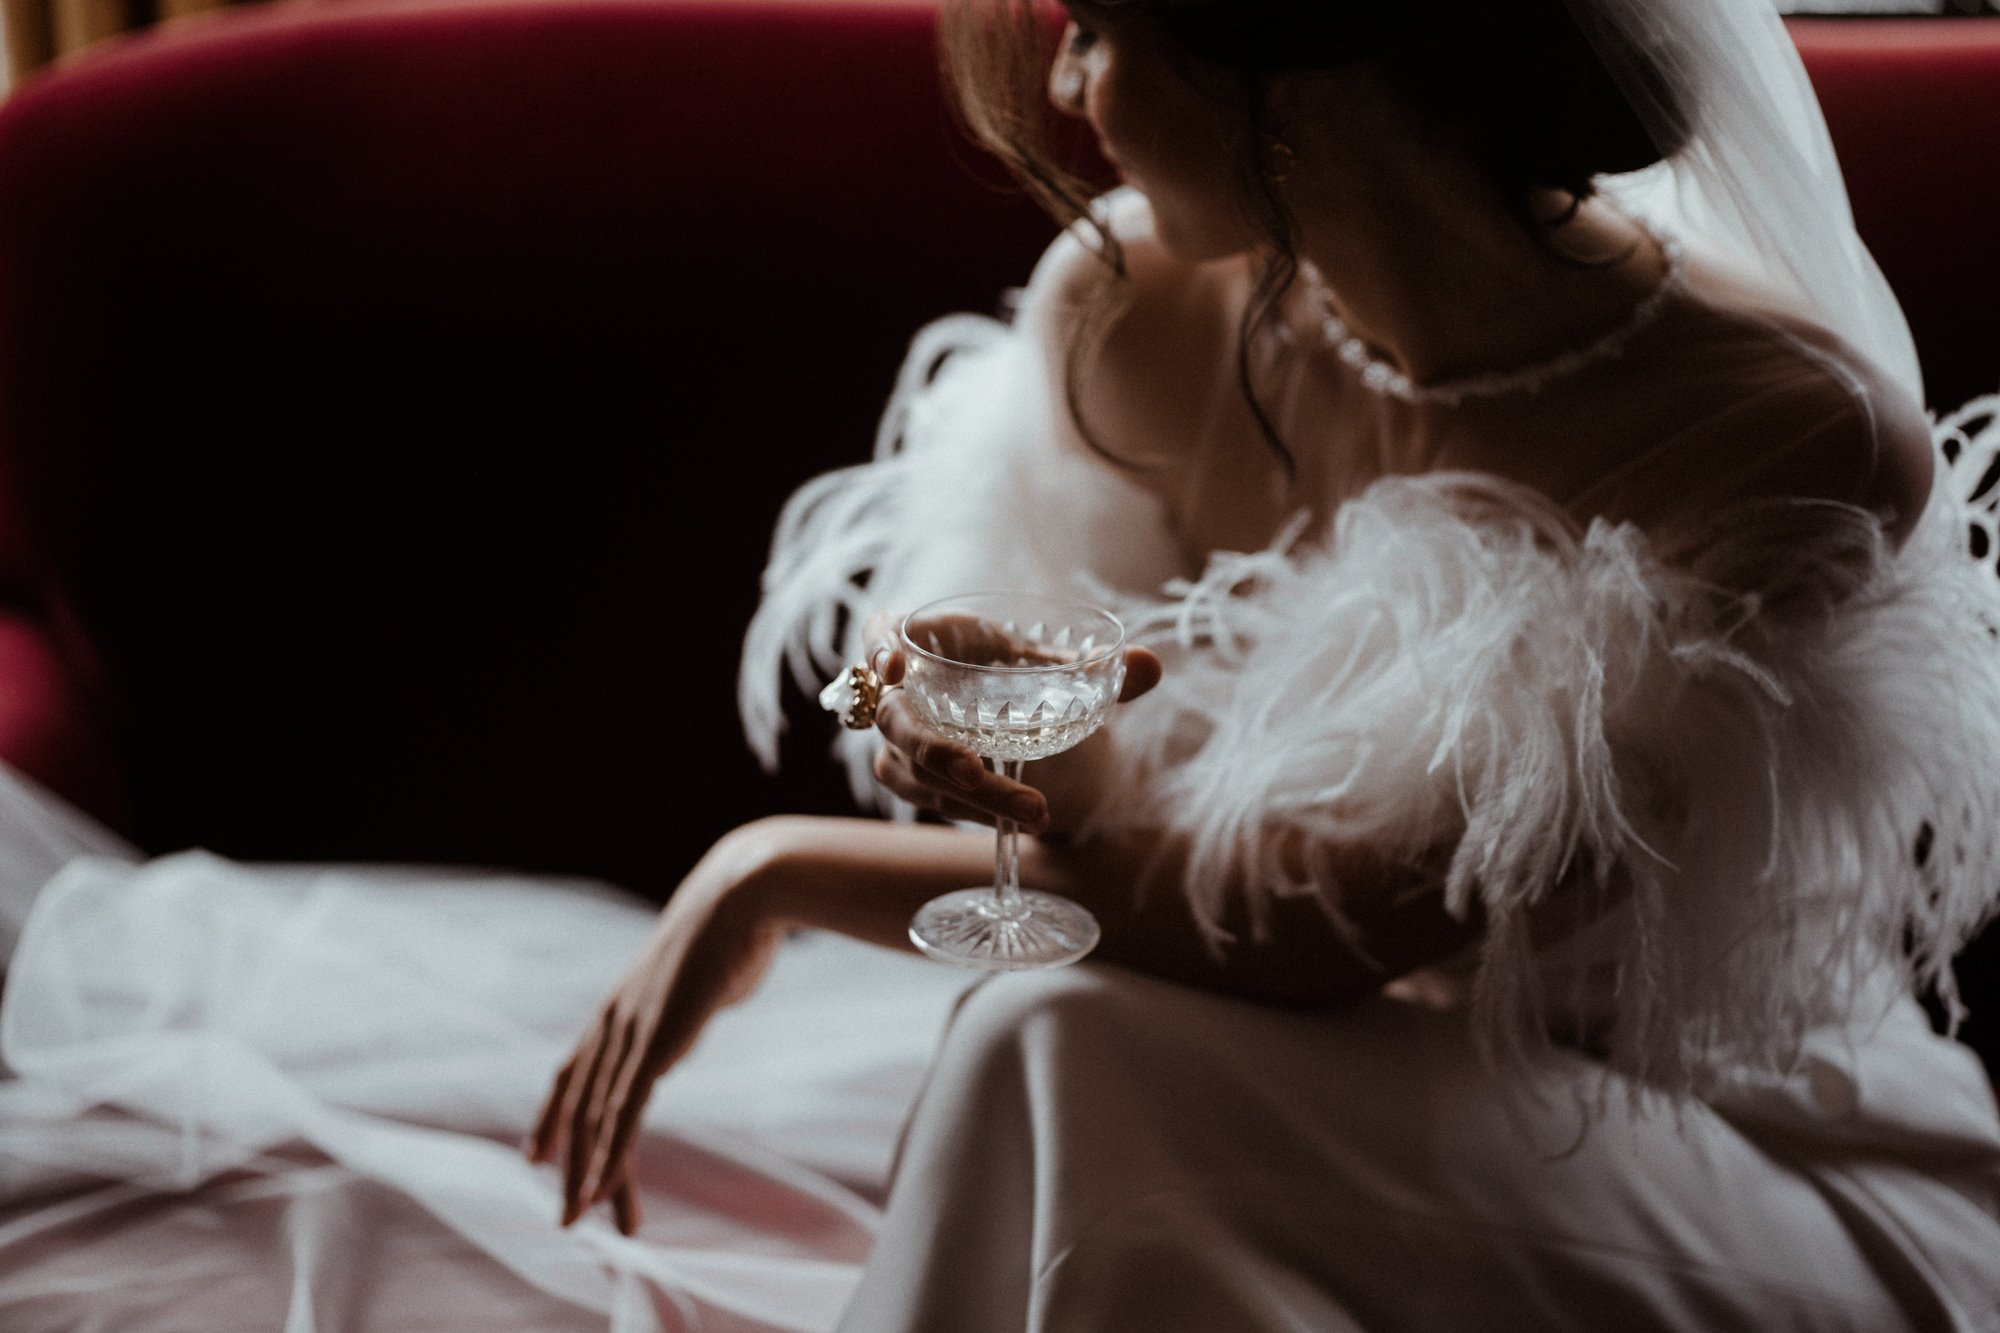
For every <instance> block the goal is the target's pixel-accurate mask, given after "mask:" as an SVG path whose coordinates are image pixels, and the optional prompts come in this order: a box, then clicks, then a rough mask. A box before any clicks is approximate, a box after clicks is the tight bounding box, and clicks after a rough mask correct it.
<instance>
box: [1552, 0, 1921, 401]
mask: <svg viewBox="0 0 2000 1333" xmlns="http://www.w3.org/2000/svg"><path fill="white" fill-rule="evenodd" d="M1567 2H1568V4H1569V8H1570V11H1571V13H1572V14H1573V15H1574V17H1575V18H1576V20H1577V23H1578V25H1579V26H1580V27H1581V28H1582V29H1583V31H1584V33H1585V34H1586V36H1587V37H1588V38H1589V39H1590V41H1591V43H1592V45H1593V47H1594V48H1595V49H1596V51H1597V53H1598V55H1599V57H1600V58H1601V59H1602V60H1603V61H1604V63H1605V65H1606V67H1607V68H1608V69H1609V70H1610V71H1611V74H1612V76H1613V77H1614V78H1615V79H1616V80H1617V81H1618V83H1619V86H1620V87H1621V88H1622V89H1623V90H1624V92H1625V95H1626V98H1627V100H1628V101H1629V102H1630V103H1631V104H1632V106H1633V108H1634V109H1635V110H1636V111H1637V112H1638V114H1639V116H1640V118H1641V120H1642V121H1643V122H1644V123H1645V125H1646V128H1647V129H1648V130H1649V131H1651V132H1652V133H1653V137H1654V139H1655V140H1656V141H1657V142H1661V143H1673V142H1677V141H1678V142H1682V143H1683V147H1681V148H1680V149H1679V150H1678V151H1677V152H1675V153H1674V154H1673V155H1672V157H1671V158H1669V160H1667V161H1666V162H1663V163H1661V164H1660V165H1658V166H1656V167H1654V168H1651V169H1649V170H1647V171H1642V172H1637V173H1634V174H1632V175H1629V176H1624V177H1618V178H1611V179H1608V180H1607V181H1605V182H1604V186H1605V189H1606V191H1607V193H1609V194H1611V195H1612V196H1614V197H1615V198H1617V199H1618V200H1620V201H1621V202H1622V203H1623V204H1624V205H1625V206H1626V207H1627V208H1629V209H1631V210H1632V211H1633V212H1635V213H1637V214H1639V215H1640V216H1642V217H1644V218H1646V219H1647V220H1648V221H1650V222H1651V223H1653V224H1654V225H1655V226H1657V227H1659V228H1660V229H1661V230H1663V231H1667V232H1670V233H1671V234H1673V235H1676V236H1678V237H1680V238H1681V240H1682V241H1683V242H1684V243H1686V244H1687V245H1688V246H1689V247H1690V248H1692V249H1694V250H1695V251H1697V252H1698V253H1701V254H1703V255H1704V256H1706V257H1708V258H1709V259H1711V260H1714V261H1717V262H1720V263H1724V264H1727V265H1728V266H1730V267H1731V268H1734V269H1736V270H1739V271H1741V272H1743V273H1745V274H1747V275H1750V276H1753V277H1755V278H1756V279H1758V280H1760V281H1762V282H1764V283H1766V284H1768V285H1775V286H1777V287H1778V288H1779V289H1780V290H1781V292H1782V294H1783V295H1785V296H1786V297H1788V298H1790V299H1791V300H1793V301H1794V302H1796V304H1797V306H1798V308H1799V309H1800V310H1801V311H1802V312H1803V313H1806V314H1807V315H1809V316H1810V317H1811V318H1812V319H1813V320H1814V321H1815V322H1817V323H1819V324H1821V325H1823V326H1825V327H1826V328H1827V329H1829V330H1831V331H1832V332H1834V333H1836V334H1838V335H1839V336H1840V337H1842V338H1843V339H1845V340H1846V341H1847V342H1848V343H1849V344H1850V345H1851V346H1853V347H1854V348H1855V349H1856V350H1858V351H1860V352H1861V353H1862V354H1863V355H1865V356H1867V357H1868V358H1869V359H1870V360H1872V361H1874V362H1875V363H1876V364H1877V365H1878V366H1880V367H1881V368H1882V369H1883V370H1884V371H1886V372H1887V373H1888V374H1890V375H1891V376H1893V377H1894V379H1895V381H1896V383H1897V384H1898V385H1899V386H1901V387H1902V388H1903V389H1904V390H1905V391H1906V392H1908V394H1909V395H1910V397H1911V399H1912V400H1913V401H1915V402H1918V403H1921V402H1923V384H1922V376H1921V374H1920V372H1919V370H1918V368H1917V356H1916V348H1915V345H1914V344H1913V342H1912V341H1911V338H1910V331H1909V326H1908V324H1907V323H1906V322H1905V321H1904V319H1903V314H1902V310H1901V308H1900V307H1899V306H1898V305H1897V303H1896V298H1895V296H1894V294H1892V293H1891V292H1890V290H1889V285H1888V283H1887V282H1886V281H1885V280H1884V279H1883V277H1882V273H1881V270H1880V269H1879V268H1877V267H1876V265H1875V261H1874V259H1873V257H1872V256H1870V255H1869V253H1868V249H1867V247H1866V246H1865V245H1863V244H1862V241H1861V237H1860V235H1859V234H1858V233H1857V232H1856V231H1855V229H1854V220H1853V213H1852V210H1851V209H1850V208H1849V206H1848V201H1847V190H1846V186H1845V184H1844V183H1843V181H1842V179H1841V174H1840V166H1839V163H1838V162H1837V161H1836V160H1835V158H1834V153H1833V144H1832V141H1831V140H1830V139H1829V138H1828V136H1827V130H1826V122H1825V120H1824V118H1823V117H1822V116H1821V114H1820V109H1819V102H1818V100H1817V99H1816V98H1815V97H1814V95H1813V90H1812V85H1811V84H1810V83H1809V82H1808V80H1807V78H1806V72H1805V67H1804V65H1803V64H1802V63H1801V62H1800V60H1799V55H1798V51H1797V49H1796V48H1795V47H1794V46H1793V44H1792V41H1791V37H1790V35H1789V34H1788V33H1787V32H1786V30H1785V26H1784V23H1783V20H1782V19H1781V18H1780V17H1779V15H1778V12H1777V10H1776V9H1775V8H1774V7H1773V6H1772V5H1771V3H1770V0H1567Z"/></svg>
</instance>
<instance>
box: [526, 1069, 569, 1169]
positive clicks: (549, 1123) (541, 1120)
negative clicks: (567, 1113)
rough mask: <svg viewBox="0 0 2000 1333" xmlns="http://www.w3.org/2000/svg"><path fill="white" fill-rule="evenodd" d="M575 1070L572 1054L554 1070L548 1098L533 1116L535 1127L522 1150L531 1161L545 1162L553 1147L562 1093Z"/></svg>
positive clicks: (558, 1122)
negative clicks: (553, 1079) (553, 1078)
mask: <svg viewBox="0 0 2000 1333" xmlns="http://www.w3.org/2000/svg"><path fill="white" fill-rule="evenodd" d="M575 1070H576V1057H575V1056H574V1055H572V1056H571V1057H570V1058H569V1059H567V1060H565V1061H564V1062H563V1067H562V1068H561V1069H558V1070H557V1071H556V1077H555V1081H554V1082H553V1083H552V1084H550V1086H549V1095H548V1099H547V1100H546V1101H544V1102H543V1103H542V1113H541V1114H540V1115H538V1116H536V1117H535V1128H534V1131H533V1132H532V1133H530V1134H529V1135H528V1140H527V1142H526V1143H524V1144H522V1145H521V1146H522V1150H523V1151H524V1152H525V1153H526V1154H527V1157H528V1160H529V1161H531V1162H546V1161H548V1160H549V1154H550V1153H551V1152H552V1151H554V1149H555V1137H556V1127H557V1126H558V1125H560V1124H561V1123H562V1108H563V1094H564V1093H565V1092H566V1091H567V1090H568V1088H569V1080H570V1075H571V1074H572V1073H574V1072H575Z"/></svg>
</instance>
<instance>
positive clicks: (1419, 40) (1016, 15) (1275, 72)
mask: <svg viewBox="0 0 2000 1333" xmlns="http://www.w3.org/2000/svg"><path fill="white" fill-rule="evenodd" d="M1073 2H1074V3H1075V4H1076V5H1077V7H1078V8H1079V9H1084V10H1090V9H1096V10H1101V11H1105V12H1118V13H1137V14H1141V15H1144V16H1145V17H1146V18H1147V19H1148V20H1150V21H1151V22H1152V23H1153V24H1154V25H1155V26H1156V27H1157V28H1158V30H1159V31H1160V33H1161V34H1162V35H1163V36H1164V37H1165V39H1166V41H1167V44H1168V46H1169V49H1171V50H1172V51H1174V52H1176V53H1177V54H1178V55H1180V56H1181V57H1183V58H1184V59H1186V60H1187V61H1188V62H1189V63H1190V65H1191V66H1195V67H1201V68H1205V69H1208V70H1212V71H1215V72H1218V73H1220V74H1223V75H1225V76H1228V81H1229V82H1230V83H1233V85H1234V87H1235V88H1236V89H1237V90H1238V92H1239V93H1240V96H1241V103H1240V108H1241V115H1242V120H1241V132H1242V148H1243V151H1241V152H1239V153H1237V154H1236V157H1237V161H1238V162H1239V164H1240V165H1241V168H1242V178H1241V181H1240V186H1241V188H1240V189H1239V191H1238V194H1239V202H1240V203H1241V204H1242V206H1243V207H1244V209H1245V211H1246V213H1247V215H1248V216H1249V218H1250V219H1251V221H1252V222H1253V223H1254V224H1255V225H1256V226H1257V227H1258V228H1259V230H1260V231H1261V232H1262V233H1263V234H1264V236H1265V237H1266V239H1267V240H1268V242H1269V243H1270V247H1271V253H1270V259H1269V261H1268V262H1267V263H1266V265H1265V267H1264V270H1263V272H1262V273H1261V274H1260V275H1259V279H1258V283H1257V287H1256V291H1255V292H1254V294H1253V296H1252V299H1251V300H1250V302H1249V304H1248V305H1247V306H1246V308H1245V310H1244V314H1243V321H1242V324H1241V326H1240V328H1239V330H1238V340H1237V376H1238V379H1239V380H1240V381H1241V383H1242V386H1243V391H1244V395H1245V397H1246V399H1247V400H1248V401H1249V404H1250V407H1251V410H1252V412H1253V413H1254V414H1255V416H1256V419H1257V422H1258V425H1259V427H1260V428H1261V429H1262V430H1263V432H1264V434H1265V437H1266V438H1267V439H1268V440H1269V441H1270V443H1271V444H1272V446H1273V447H1274V448H1275V449H1276V450H1277V451H1278V453H1279V455H1280V457H1281V458H1283V459H1284V461H1285V463H1286V466H1287V467H1288V468H1289V467H1290V466H1291V456H1290V453H1289V451H1287V450H1286V448H1285V446H1284V443H1283V441H1282V440H1280V439H1279V437H1278V434H1277V431H1276V429H1275V428H1274V427H1273V425H1272V423H1271V421H1270V418H1269V416H1268V414H1267V413H1266V412H1265V410H1264V408H1263V406H1262V404H1261V403H1260V402H1259V401H1258V397H1257V393H1256V390H1255V385H1254V383H1253V382H1252V373H1251V356H1250V348H1251V346H1252V344H1253V342H1254V340H1255V336H1256V333H1257V331H1258V329H1259V328H1261V327H1262V326H1263V325H1264V324H1265V323H1266V322H1268V321H1269V319H1270V318H1271V316H1272V314H1273V312H1274V311H1275V310H1276V307H1277V303H1278V301H1279V300H1280V298H1282V297H1283V295H1284V293H1285V291H1286V289H1287V288H1289V287H1290V285H1291V283H1292V281H1293V279H1294V278H1295V277H1296V275H1297V271H1298V259H1297V254H1296V252H1295V250H1294V242H1293V236H1292V227H1293V223H1292V217H1291V211H1290V209H1289V208H1288V207H1287V206H1286V204H1285V202H1284V200H1283V199H1282V198H1280V197H1279V195H1278V192H1277V189H1276V187H1275V186H1274V185H1273V184H1272V182H1271V180H1270V179H1269V177H1268V176H1267V174H1266V173H1265V170H1264V167H1263V161H1264V159H1263V155H1262V152H1261V146H1262V145H1263V143H1264V142H1265V140H1266V138H1267V131H1268V128H1269V127H1267V126H1266V125H1265V124H1264V123H1263V117H1264V106H1265V100H1266V99H1265V94H1266V92H1267V90H1268V88H1269V86H1270V83H1271V81H1272V80H1273V79H1274V78H1277V77H1279V76H1285V75H1299V74H1311V73H1315V72H1324V71H1331V70H1336V69H1339V68H1341V67H1343V66H1348V65H1353V64H1357V63H1360V62H1364V61H1367V62H1372V63H1374V64H1375V65H1376V67H1377V68H1378V69H1380V70H1381V71H1382V72H1383V74H1384V75H1385V76H1386V77H1387V79H1388V80H1389V82H1390V84H1391V86H1392V87H1393V88H1394V89H1395V90H1396V91H1397V93H1398V94H1399V95H1400V96H1401V97H1402V98H1404V99H1405V101H1406V102H1407V103H1408V104H1409V105H1410V106H1411V107H1412V108H1414V109H1415V110H1416V111H1417V112H1418V114H1419V115H1421V116H1424V117H1426V118H1427V119H1429V120H1431V121H1432V122H1433V123H1436V124H1438V125H1441V126H1443V127H1445V128H1446V129H1447V130H1448V131H1449V132H1451V133H1453V134H1454V135H1455V136H1456V137H1457V138H1458V140H1459V141H1460V142H1461V143H1462V144H1463V145H1464V146H1465V148H1466V149H1467V150H1468V151H1469V152H1470V153H1471V154H1472V155H1473V157H1474V160H1475V161H1476V162H1478V164H1479V165H1480V166H1481V167H1483V168H1484V170H1485V172H1486V173H1487V175H1488V176H1489V177H1490V179H1492V181H1493V182H1494V183H1495V185H1496V186H1497V187H1498V188H1499V189H1500V191H1501V194H1502V197H1504V198H1505V199H1507V200H1508V201H1509V203H1510V205H1511V206H1512V207H1513V208H1514V210H1515V213H1516V216H1517V217H1518V219H1519V220H1520V222H1521V224H1522V225H1523V226H1524V227H1525V228H1527V229H1528V230H1529V231H1530V233H1531V234H1533V235H1534V236H1535V237H1537V239H1539V240H1542V241H1543V242H1545V243H1546V241H1547V238H1548V235H1549V233H1550V231H1551V230H1552V229H1554V228H1559V227H1560V226H1562V225H1563V224H1564V223H1565V222H1567V221H1568V220H1569V219H1570V218H1571V217H1572V216H1574V214H1575V211H1576V208H1577V207H1578V206H1580V205H1581V204H1582V202H1583V201H1584V200H1585V199H1587V198H1589V197H1590V196H1591V194H1592V193H1593V192H1594V185H1593V181H1594V180H1595V178H1596V177H1598V176H1600V175H1606V174H1615V173H1619V172H1626V171H1636V170H1638V169H1639V168H1641V167H1646V166H1650V165H1651V164H1653V163H1655V162H1657V161H1659V160H1660V159H1661V158H1663V157H1665V156H1668V155H1670V154H1672V153H1673V152H1675V151H1676V150H1678V149H1679V148H1680V147H1681V145H1682V142H1683V141H1684V139H1685V134H1686V131H1685V123H1686V122H1685V115H1684V109H1683V108H1680V107H1678V106H1676V105H1675V103H1674V101H1673V98H1672V95H1671V92H1670V90H1669V89H1668V87H1667V85H1666V83H1665V80H1664V79H1663V78H1661V77H1660V75H1659V73H1658V71H1657V69H1656V68H1655V67H1654V66H1653V65H1652V64H1651V63H1649V62H1648V61H1646V60H1642V59H1634V60H1631V61H1627V62H1625V63H1626V64H1627V65H1628V66H1629V68H1630V70H1631V71H1633V72H1632V74H1631V75H1630V77H1632V78H1634V79H1635V80H1636V84H1635V86H1632V87H1630V88H1629V89H1628V88H1621V87H1620V86H1619V84H1618V83H1617V82H1616V81H1615V80H1614V78H1613V76H1612V75H1611V73H1610V72H1609V71H1608V70H1607V69H1606V67H1605V65H1604V62H1603V61H1602V60H1601V59H1599V57H1598V55H1597V52H1596V51H1595V50H1594V49H1593V47H1592V44H1591V41H1590V40H1589V38H1588V37H1586V36H1585V34H1584V32H1583V31H1582V29H1581V28H1579V27H1578V25H1577V22H1576V20H1575V18H1573V17H1572V15H1571V13H1570V10H1569V6H1568V4H1567V3H1566V2H1565V0H1073ZM1055 33H1056V29H1055V26H1054V25H1053V24H1051V23H1050V22H1049V21H1048V16H1047V14H1046V12H1045V11H1038V9H1037V7H1036V4H1035V0H949V3H947V4H946V5H945V7H944V10H943V13H942V16H941V27H940V37H941V45H942V52H943V59H944V65H945V74H946V78H947V81H948V83H949V86H950V88H951V91H952V93H953V97H954V102H955V105H956V106H957V107H958V110H959V114H960V116H961V117H962V119H963V121H964V123H965V124H966V126H967V128H968V129H970V131H971V132H972V133H973V135H974V136H975V137H976V138H978V139H979V140H980V141H981V142H982V143H983V144H985V145H986V147H987V148H989V149H990V150H991V151H993V152H994V153H995V154H997V155H998V156H999V157H1000V159H1001V160H1002V161H1003V162H1005V163H1006V164H1007V166H1008V167H1009V169H1010V170H1011V171H1012V172H1013V173H1014V175H1015V176H1016V177H1017V178H1018V179H1019V180H1020V181H1021V182H1022V184H1023V185H1024V186H1025V187H1026V188H1027V189H1028V191H1029V192H1030V193H1031V194H1033V195H1034V196H1035V197H1036V198H1037V199H1039V200H1040V201H1041V203H1042V204H1043V206H1044V207H1045V208H1047V209H1048V210H1049V212H1050V213H1051V214H1052V215H1053V216H1054V217H1055V218H1056V220H1057V221H1058V222H1060V223H1061V224H1063V225H1065V226H1067V225H1070V224H1072V223H1075V222H1078V221H1080V220H1081V221H1084V222H1085V223H1086V225H1088V226H1090V227H1091V228H1092V230H1093V231H1094V232H1095V234H1096V236H1097V240H1098V249H1099V253H1100V255H1101V256H1102V257H1103V258H1104V259H1105V260H1106V277H1105V281H1104V283H1103V284H1102V285H1101V286H1100V288H1099V290H1098V298H1097V299H1095V300H1093V301H1091V302H1089V303H1088V305H1087V306H1086V308H1085V311H1084V315H1083V318H1082V319H1081V320H1080V321H1079V323H1078V325H1077V328H1076V331H1075V335H1074V336H1073V337H1072V338H1071V340H1070V346H1069V348H1068V352H1067V355H1066V358H1065V365H1066V367H1067V372H1066V377H1065V381H1066V382H1065V393H1066V397H1067V399H1068V402H1069V410H1070V414H1071V416H1072V417H1073V418H1075V420H1076V422H1077V424H1078V426H1079V428H1080V429H1081V430H1082V431H1083V434H1084V437H1085V438H1086V440H1089V441H1090V443H1091V445H1092V447H1093V448H1098V451H1099V452H1100V453H1103V452H1105V451H1104V450H1103V449H1102V448H1101V447H1100V446H1098V444H1097V441H1096V440H1095V438H1094V437H1093V436H1092V435H1091V433H1090V430H1089V428H1088V426H1087V424H1086V423H1085V422H1084V420H1083V414H1082V412H1081V398H1080V394H1079V392H1078V386H1079V381H1080V373H1081V366H1082V363H1083V359H1084V357H1085V355H1086V354H1087V353H1088V351H1089V349H1090V348H1091V346H1092V345H1094V343H1095V342H1096V341H1097V340H1098V339H1099V338H1100V337H1101V335H1102V334H1103V332H1104V331H1105V330H1106V329H1107V328H1108V327H1109V323H1110V320H1111V319H1112V318H1114V317H1115V314H1116V308H1115V302H1116V296H1115V289H1116V284H1117V282H1118V281H1119V280H1120V279H1122V278H1123V276H1124V262H1123V255H1122V254H1121V253H1120V251H1119V248H1118V243H1117V240H1116V238H1114V237H1112V236H1111V235H1110V234H1109V232H1107V231H1106V230H1105V229H1104V228H1103V227H1102V226H1099V225H1098V224H1097V223H1096V222H1095V220H1093V219H1091V218H1090V215H1089V211H1088V207H1087V200H1088V197H1089V195H1090V193H1091V190H1090V187H1089V185H1087V184H1086V183H1085V182H1084V181H1083V179H1082V178H1081V176H1080V175H1079V174H1078V173H1077V172H1076V171H1075V170H1074V169H1073V168H1071V167H1070V166H1068V165H1066V164H1065V162H1064V160H1063V155H1062V154H1061V153H1060V152H1059V151H1058V149H1057V145H1056V141H1055V136H1054V135H1052V133H1051V118H1050V110H1049V108H1048V105H1047V99H1046V96H1045V95H1044V92H1043V87H1044V82H1045V78H1046V70H1047V68H1048V65H1049V62H1050V61H1051V60H1052V59H1053V57H1054V54H1055V52H1054V41H1055ZM1635 101H1637V102H1639V103H1642V104H1644V105H1646V106H1647V107H1648V108H1649V109H1650V110H1652V111H1653V112H1654V113H1655V120H1656V121H1657V122H1658V123H1659V124H1660V125H1661V126H1663V127H1666V128H1664V129H1663V131H1662V136H1663V138H1664V139H1665V141H1664V142H1663V141H1662V140H1661V139H1659V138H1655V136H1654V134H1653V133H1652V132H1650V131H1649V130H1648V128H1647V126H1646V124H1645V122H1644V121H1643V120H1642V119H1641V117H1640V116H1639V114H1638V113H1637V112H1636V111H1635V110H1634V109H1633V107H1634V102H1635ZM1537 189H1555V190H1559V191H1562V192H1565V193H1567V194H1568V195H1569V196H1570V198H1571V200H1572V203H1571V206H1570V208H1569V209H1568V210H1567V211H1565V212H1564V213H1563V214H1562V215H1561V216H1560V217H1558V218H1556V219H1554V220H1553V221H1548V222H1544V221H1542V220H1539V219H1537V218H1536V217H1535V216H1534V215H1533V212H1532V210H1531V208H1530V205H1529V200H1530V197H1531V195H1532V193H1533V192H1534V191H1535V190H1537ZM1578 262H1581V261H1578ZM1107 456H1108V455H1107Z"/></svg>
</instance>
